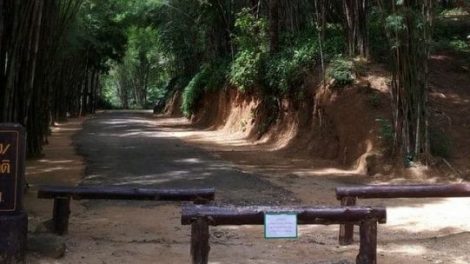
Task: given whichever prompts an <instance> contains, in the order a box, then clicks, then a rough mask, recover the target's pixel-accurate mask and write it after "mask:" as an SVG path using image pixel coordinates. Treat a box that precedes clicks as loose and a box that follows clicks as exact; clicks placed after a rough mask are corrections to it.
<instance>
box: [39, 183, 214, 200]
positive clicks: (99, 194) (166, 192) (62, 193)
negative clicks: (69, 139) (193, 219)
mask: <svg viewBox="0 0 470 264" xmlns="http://www.w3.org/2000/svg"><path fill="white" fill-rule="evenodd" d="M56 197H71V198H73V199H74V200H81V199H103V200H158V201H197V200H214V197H215V189H213V188H206V189H151V188H137V187H128V186H79V187H64V186H41V187H40V188H39V190H38V198H42V199H54V198H56Z"/></svg>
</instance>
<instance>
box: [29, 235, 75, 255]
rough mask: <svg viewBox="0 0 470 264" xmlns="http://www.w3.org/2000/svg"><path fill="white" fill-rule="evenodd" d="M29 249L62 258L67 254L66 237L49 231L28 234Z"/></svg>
mask: <svg viewBox="0 0 470 264" xmlns="http://www.w3.org/2000/svg"><path fill="white" fill-rule="evenodd" d="M27 247H28V250H29V251H31V252H35V253H37V254H40V255H42V256H46V257H50V258H55V259H58V258H61V257H63V256H64V255H65V250H66V247H65V240H64V238H62V237H60V236H57V235H53V234H47V233H40V234H31V233H30V234H28V245H27Z"/></svg>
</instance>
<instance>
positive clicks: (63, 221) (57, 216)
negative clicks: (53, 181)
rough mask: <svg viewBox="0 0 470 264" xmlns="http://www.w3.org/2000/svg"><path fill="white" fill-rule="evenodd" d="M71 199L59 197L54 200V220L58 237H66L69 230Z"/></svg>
mask: <svg viewBox="0 0 470 264" xmlns="http://www.w3.org/2000/svg"><path fill="white" fill-rule="evenodd" d="M69 215H70V197H58V198H55V199H54V211H53V214H52V220H53V222H54V232H55V233H56V234H58V235H61V236H62V235H65V234H67V232H68V229H69Z"/></svg>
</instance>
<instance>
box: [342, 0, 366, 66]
mask: <svg viewBox="0 0 470 264" xmlns="http://www.w3.org/2000/svg"><path fill="white" fill-rule="evenodd" d="M367 11H368V0H345V1H343V12H344V16H345V29H346V33H347V34H346V35H347V39H348V53H349V55H350V56H356V55H360V56H362V57H364V58H367V57H369V40H368V39H369V34H368V27H367Z"/></svg>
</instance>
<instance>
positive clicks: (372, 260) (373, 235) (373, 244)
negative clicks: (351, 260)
mask: <svg viewBox="0 0 470 264" xmlns="http://www.w3.org/2000/svg"><path fill="white" fill-rule="evenodd" d="M360 234H361V238H360V239H361V242H360V246H359V255H357V258H356V263H357V264H377V222H376V221H375V220H374V219H367V220H365V221H364V222H362V223H361V225H360Z"/></svg>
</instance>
